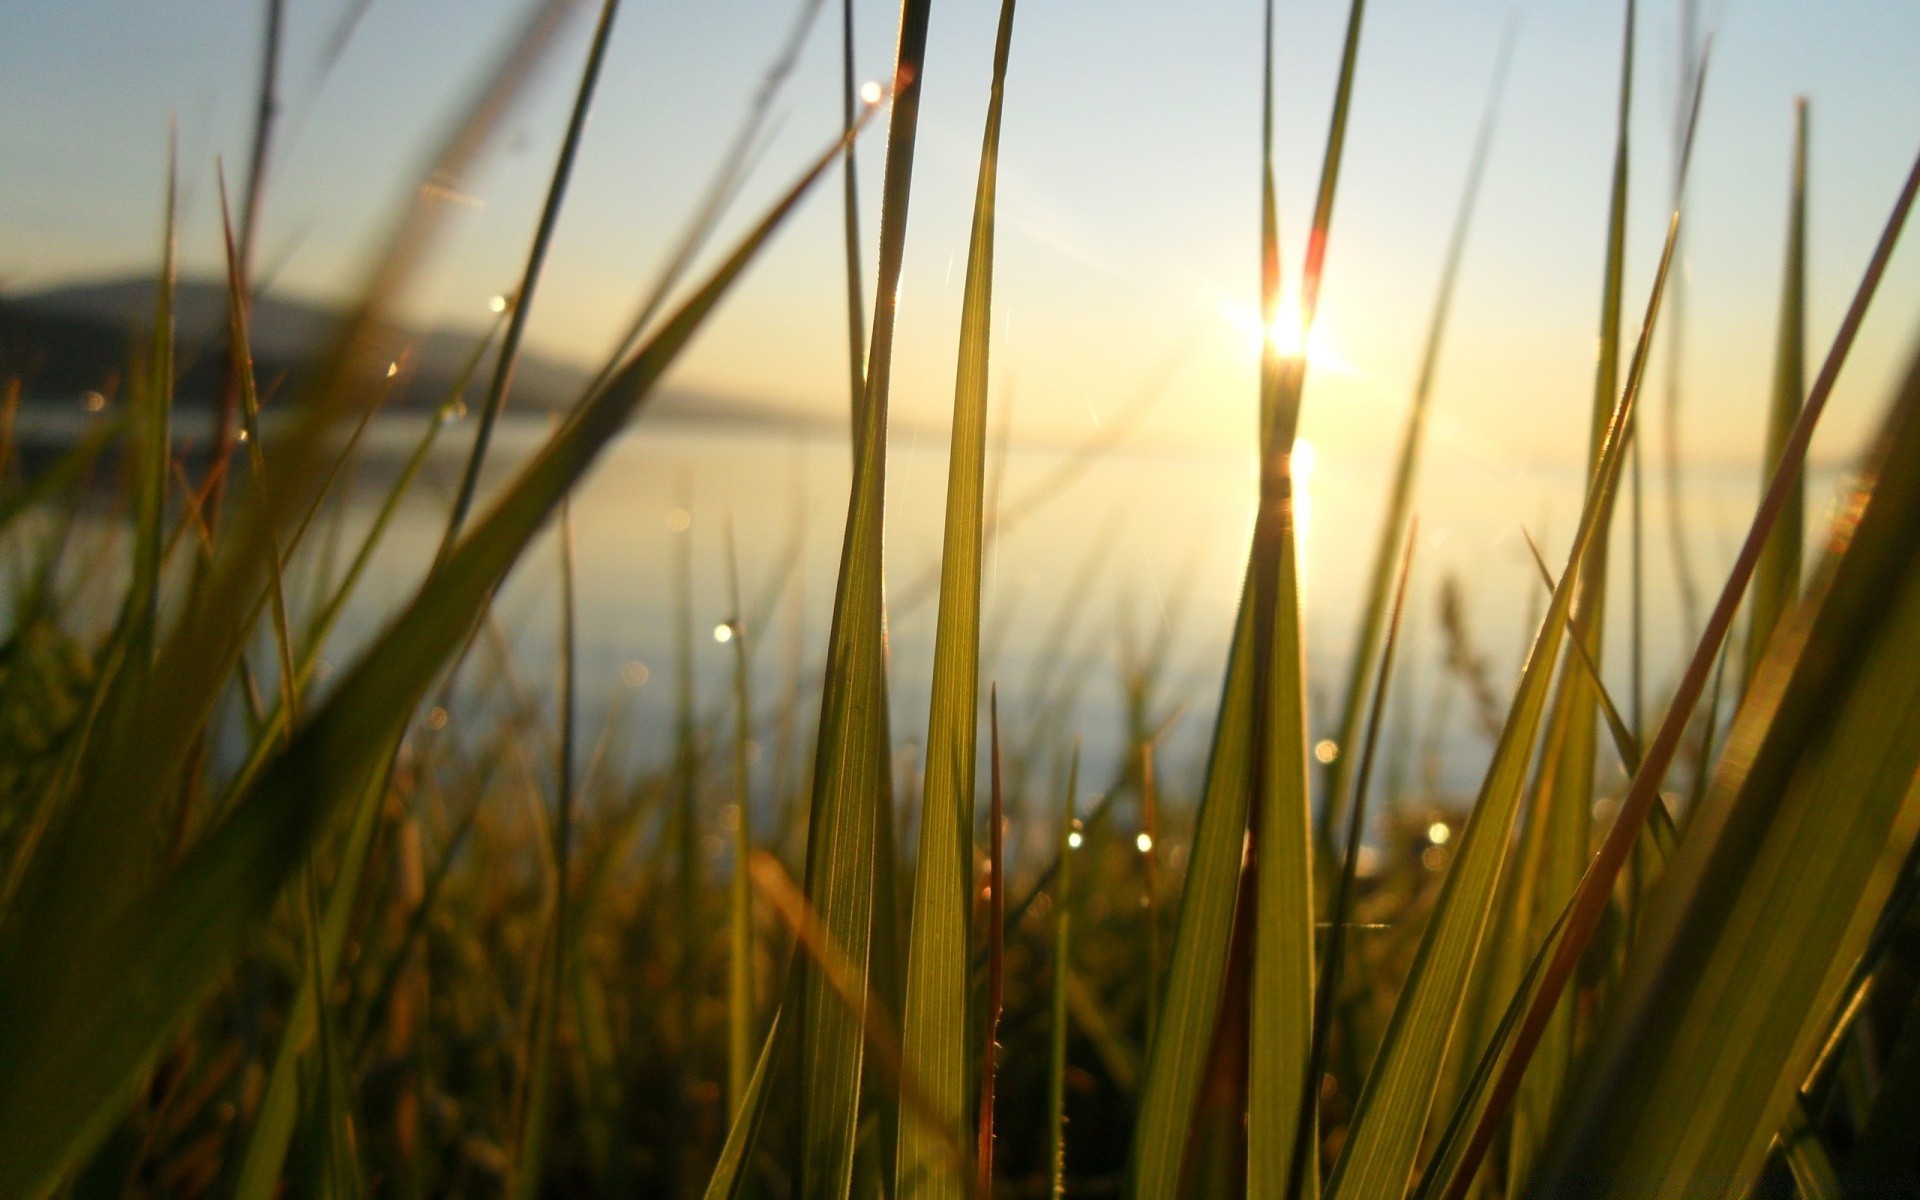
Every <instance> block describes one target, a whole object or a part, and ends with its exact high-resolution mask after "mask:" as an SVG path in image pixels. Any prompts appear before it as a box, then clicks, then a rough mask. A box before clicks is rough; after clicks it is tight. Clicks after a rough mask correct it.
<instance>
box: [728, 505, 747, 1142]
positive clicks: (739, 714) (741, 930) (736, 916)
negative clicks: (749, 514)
mask: <svg viewBox="0 0 1920 1200" xmlns="http://www.w3.org/2000/svg"><path fill="white" fill-rule="evenodd" d="M726 535H727V596H728V603H729V605H731V609H730V611H731V612H732V614H733V615H732V616H730V617H728V618H727V625H728V628H730V629H731V630H732V631H733V637H732V642H733V806H734V819H733V876H732V878H731V879H729V880H728V883H727V933H728V938H727V1104H728V1110H729V1112H730V1113H731V1114H732V1116H733V1118H734V1119H735V1120H738V1119H739V1116H740V1113H741V1111H742V1110H743V1108H744V1106H745V1105H746V1103H747V1098H748V1097H747V1093H748V1090H749V1087H750V1083H749V1080H748V1071H749V1069H750V1067H749V1064H748V1061H747V1060H748V1057H749V1055H751V1054H752V1053H753V1050H752V1042H753V892H752V884H751V883H750V882H749V880H748V879H747V856H748V854H749V852H750V851H751V850H752V848H753V831H752V828H751V823H750V820H749V816H748V814H749V813H750V812H751V811H752V800H753V789H752V786H751V783H752V779H751V775H750V774H749V771H748V761H747V747H748V743H749V742H750V741H751V740H752V737H753V705H752V703H751V700H750V698H749V693H748V682H749V681H748V674H747V629H746V625H745V622H744V621H743V620H742V618H741V616H740V558H739V555H738V554H737V553H736V552H735V551H734V545H733V521H732V520H731V519H729V520H728V521H727V526H726Z"/></svg>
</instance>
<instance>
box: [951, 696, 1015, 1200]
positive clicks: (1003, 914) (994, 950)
mask: <svg viewBox="0 0 1920 1200" xmlns="http://www.w3.org/2000/svg"><path fill="white" fill-rule="evenodd" d="M987 712H988V714H989V721H990V723H991V726H992V745H993V750H992V756H993V780H992V790H993V801H992V808H991V809H989V810H988V813H987V830H988V834H987V885H986V886H987V906H986V907H987V994H986V997H985V999H986V1010H987V1011H986V1021H985V1022H984V1024H985V1030H984V1036H983V1037H982V1038H981V1039H980V1119H979V1122H978V1129H979V1139H978V1142H979V1149H978V1150H977V1151H975V1154H974V1165H975V1167H976V1168H977V1172H978V1174H977V1178H978V1180H979V1182H978V1184H977V1185H976V1186H975V1187H974V1189H973V1194H974V1195H975V1196H979V1197H987V1198H989V1200H990V1198H991V1197H992V1195H993V1101H994V1095H993V1092H994V1081H995V1079H996V1078H997V1075H998V1068H999V1055H1000V1014H1001V1009H1002V1007H1003V1006H1004V1004H1005V997H1006V980H1007V955H1006V929H1007V866H1006V864H1007V854H1006V842H1005V835H1006V825H1007V810H1006V797H1005V793H1004V792H1003V791H1002V790H1001V786H1000V696H999V693H998V691H997V690H996V691H994V692H992V693H990V694H989V695H988V698H987ZM960 961H961V965H962V966H963V967H964V966H965V963H966V960H965V959H962V960H960Z"/></svg>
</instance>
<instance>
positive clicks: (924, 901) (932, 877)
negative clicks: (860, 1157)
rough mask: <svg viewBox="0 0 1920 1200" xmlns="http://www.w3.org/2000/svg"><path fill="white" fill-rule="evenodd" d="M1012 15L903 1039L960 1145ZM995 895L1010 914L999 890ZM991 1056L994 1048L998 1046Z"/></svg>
mask: <svg viewBox="0 0 1920 1200" xmlns="http://www.w3.org/2000/svg"><path fill="white" fill-rule="evenodd" d="M1013 14H1014V0H1002V4H1001V7H1000V23H999V29H998V32H997V34H996V37H995V41H994V52H993V82H992V90H991V92H990V94H989V99H988V102H987V120H986V132H985V134H984V135H983V138H982V145H981V149H980V171H979V181H978V185H977V187H976V190H975V194H974V211H973V233H972V241H971V243H970V245H969V247H968V250H967V276H966V285H965V290H964V293H963V298H962V301H961V316H960V361H959V365H958V367H957V369H956V371H955V383H954V398H953V434H952V445H951V450H950V454H949V461H948V466H947V509H946V531H945V535H944V540H943V544H942V549H941V558H940V608H939V617H938V623H937V624H936V626H935V630H934V648H933V698H932V703H931V710H930V711H929V713H928V714H927V750H926V764H927V765H926V780H925V784H924V787H923V789H922V798H921V808H920V844H919V849H918V851H917V854H916V856H915V863H916V867H915V872H914V888H913V913H912V918H911V924H910V926H909V929H908V934H907V939H908V940H907V972H906V1013H905V1026H904V1043H903V1052H904V1053H905V1055H906V1062H907V1069H908V1070H909V1071H910V1072H912V1074H913V1075H914V1077H915V1078H917V1079H919V1080H920V1081H921V1083H922V1085H923V1086H924V1087H925V1088H926V1089H927V1097H928V1100H929V1101H930V1103H932V1104H933V1106H934V1110H935V1113H936V1114H937V1116H938V1117H939V1119H940V1120H941V1121H943V1122H945V1123H946V1124H947V1126H948V1131H949V1132H947V1134H946V1140H950V1141H959V1142H960V1143H962V1144H964V1143H965V1141H966V1139H965V1138H964V1137H962V1136H960V1135H961V1133H962V1131H963V1129H964V1122H965V1120H966V1117H967V1112H968V1102H969V1100H970V1098H971V1093H972V1087H973V1074H972V1072H971V1071H970V1070H969V1069H968V1064H967V1048H968V1039H966V1038H963V1037H957V1036H955V1031H956V1030H960V1029H968V1028H972V1022H970V1021H969V1020H968V1017H967V1010H968V994H969V991H970V990H971V989H970V985H971V979H972V972H971V964H972V939H971V937H970V936H969V932H968V928H969V924H970V922H971V920H972V915H973V914H972V908H973V905H972V896H973V828H974V802H973V801H974V768H975V763H976V761H977V759H978V744H979V709H980V575H981V564H982V547H981V529H982V522H983V520H984V515H983V514H984V509H985V487H986V436H987V383H988V357H989V349H990V343H991V339H992V330H993V248H994V217H995V197H996V194H997V184H998V166H999V158H1000V124H1001V114H1002V111H1003V107H1004V103H1005V99H1006V78H1007V56H1008V51H1009V49H1010V48H1011V42H1012V37H1013ZM996 836H997V835H996ZM995 900H996V902H997V903H998V904H999V905H1000V906H1001V908H1002V909H1003V910H1004V907H1005V897H1004V896H996V897H995ZM986 1052H987V1053H989V1054H990V1053H991V1048H989V1049H988V1050H987V1051H986ZM899 1139H900V1140H899V1153H898V1157H897V1167H896V1170H897V1172H898V1173H897V1175H896V1177H895V1190H896V1194H898V1195H900V1196H902V1197H907V1196H920V1197H927V1198H928V1200H960V1198H961V1197H964V1196H965V1195H966V1193H967V1184H968V1181H967V1179H966V1176H965V1175H964V1174H961V1173H956V1172H954V1171H953V1170H952V1169H951V1168H947V1167H942V1166H940V1165H938V1162H937V1157H938V1155H939V1149H938V1146H939V1141H940V1131H936V1130H929V1129H927V1128H925V1127H924V1125H923V1123H922V1122H920V1121H918V1120H916V1119H913V1118H911V1117H909V1118H907V1119H905V1120H902V1121H901V1122H900V1133H899Z"/></svg>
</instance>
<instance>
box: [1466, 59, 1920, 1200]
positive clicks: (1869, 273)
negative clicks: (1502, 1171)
mask: <svg viewBox="0 0 1920 1200" xmlns="http://www.w3.org/2000/svg"><path fill="white" fill-rule="evenodd" d="M1695 104H1696V107H1697V105H1698V93H1696V95H1695ZM1916 193H1920V158H1916V159H1915V161H1914V165H1913V168H1912V170H1911V171H1910V172H1909V173H1908V176H1907V180H1906V183H1905V185H1904V186H1903V187H1902V189H1901V192H1900V195H1899V198H1898V199H1897V200H1896V201H1895V203H1894V207H1893V212H1892V214H1891V215H1890V216H1889V218H1888V221H1887V226H1886V228H1885V229H1884V230H1883V231H1882V233H1881V237H1880V241H1879V244H1878V245H1876V246H1875V248H1874V252H1873V256H1872V258H1871V259H1870V260H1869V262H1868V264H1867V267H1866V270H1865V271H1864V273H1863V275H1862V278H1861V281H1860V286H1859V288H1858V289H1857V290H1856V291H1855V293H1854V297H1853V301H1852V303H1851V304H1850V305H1849V307H1848V309H1847V313H1846V316H1845V317H1844V318H1843V319H1842V321H1841V324H1840V329H1839V331H1838V332H1837V333H1836V334H1835V337H1834V342H1833V346H1832V348H1831V349H1830V350H1829V351H1828V354H1827V359H1826V362H1825V363H1824V364H1823V365H1822V367H1821V369H1820V374H1819V375H1818V376H1817V377H1816V378H1815V380H1814V384H1813V387H1812V389H1811V390H1810V391H1809V392H1808V395H1807V400H1806V403H1805V404H1804V405H1803V406H1802V408H1801V410H1800V417H1799V419H1798V420H1797V421H1796V422H1795V424H1794V429H1793V434H1792V436H1791V437H1789V438H1788V441H1787V448H1786V452H1785V453H1784V454H1783V456H1782V459H1781V462H1780V465H1779V467H1778V468H1777V469H1776V470H1775V472H1774V475H1773V478H1772V480H1771V481H1770V482H1769V484H1768V487H1767V491H1766V494H1765V495H1764V496H1763V497H1762V498H1761V502H1760V505H1759V508H1758V510H1757V511H1756V513H1755V515H1754V520H1753V524H1752V526H1751V527H1750V528H1749V529H1748V532H1747V540H1746V541H1745V543H1744V544H1743V545H1742V546H1741V550H1740V554H1739V557H1738V558H1736V560H1735V562H1734V566H1733V569H1732V571H1731V572H1730V573H1729V575H1728V578H1727V580H1726V583H1725V585H1724V586H1723V587H1722V589H1721V593H1720V597H1719V600H1718V601H1717V602H1716V604H1715V607H1714V610H1713V613H1712V615H1711V616H1710V617H1709V619H1708V622H1707V626H1706V629H1705V630H1704V631H1703V632H1702V634H1701V638H1700V641H1699V644H1698V645H1697V646H1696V648H1695V650H1694V655H1693V658H1692V660H1691V661H1690V662H1689V663H1688V666H1687V670H1686V673H1685V674H1683V675H1682V676H1681V679H1680V683H1679V686H1678V687H1677V688H1676V689H1675V693H1674V697H1673V699H1672V700H1671V701H1670V702H1669V705H1668V709H1667V716H1666V718H1665V720H1663V721H1662V723H1661V726H1660V729H1659V731H1658V733H1657V734H1656V735H1655V737H1654V739H1653V741H1652V742H1651V743H1650V744H1649V745H1648V747H1647V749H1646V754H1645V757H1644V758H1643V760H1642V762H1641V765H1640V770H1639V771H1638V772H1636V773H1635V774H1634V778H1633V782H1632V784H1631V785H1630V786H1629V788H1628V790H1627V794H1626V796H1625V798H1624V799H1623V800H1622V801H1621V806H1620V811H1619V813H1618V815H1617V816H1616V817H1615V818H1614V822H1613V825H1612V826H1611V827H1609V829H1608V830H1607V835H1606V838H1605V840H1604V841H1603V842H1602V843H1601V846H1600V849H1599V851H1598V852H1597V853H1596V854H1595V855H1594V858H1593V860H1592V861H1591V862H1590V863H1589V864H1588V867H1587V871H1586V874H1585V875H1584V876H1583V877H1582V879H1581V882H1580V887H1579V889H1578V890H1577V891H1576V893H1575V897H1576V899H1577V901H1578V904H1576V905H1575V909H1574V915H1573V918H1572V919H1571V920H1570V922H1569V927H1568V930H1567V934H1566V937H1565V939H1564V940H1563V941H1562V943H1561V947H1560V949H1559V951H1558V952H1556V956H1555V959H1554V962H1553V964H1552V967H1551V969H1550V971H1549V973H1548V976H1547V978H1546V979H1545V980H1544V981H1543V983H1542V986H1541V991H1540V995H1539V997H1538V998H1537V999H1536V1001H1535V1003H1534V1005H1533V1007H1532V1008H1531V1009H1530V1010H1529V1012H1528V1014H1527V1019H1526V1021H1524V1022H1523V1023H1522V1025H1521V1026H1520V1028H1519V1029H1518V1030H1517V1031H1516V1032H1515V1034H1514V1049H1513V1051H1512V1057H1511V1058H1510V1059H1509V1065H1508V1067H1507V1068H1506V1070H1505V1071H1504V1072H1503V1074H1502V1076H1501V1078H1500V1079H1499V1080H1498V1081H1497V1082H1496V1084H1495V1089H1494V1092H1493V1094H1492V1098H1491V1100H1490V1101H1489V1103H1488V1108H1487V1112H1486V1115H1485V1116H1484V1117H1483V1118H1482V1120H1481V1124H1480V1126H1479V1128H1478V1129H1477V1130H1476V1131H1475V1134H1474V1142H1473V1144H1472V1147H1471V1148H1470V1150H1469V1154H1468V1156H1467V1161H1466V1163H1465V1165H1464V1167H1463V1174H1462V1175H1461V1176H1456V1179H1455V1184H1454V1190H1452V1191H1450V1192H1449V1195H1450V1196H1452V1195H1457V1194H1459V1192H1460V1191H1461V1190H1463V1189H1464V1187H1465V1183H1464V1180H1465V1179H1467V1178H1470V1177H1471V1175H1472V1173H1473V1171H1474V1170H1475V1169H1476V1168H1477V1166H1478V1161H1479V1156H1480V1155H1481V1154H1483V1153H1484V1151H1485V1147H1486V1144H1487V1143H1488V1142H1490V1141H1491V1138H1492V1126H1494V1125H1496V1124H1497V1123H1498V1122H1499V1121H1500V1120H1501V1119H1502V1117H1504V1115H1505V1109H1506V1104H1507V1103H1508V1101H1510V1099H1511V1091H1512V1088H1513V1086H1514V1085H1515V1084H1516V1083H1517V1081H1518V1076H1519V1073H1520V1072H1522V1071H1524V1070H1525V1066H1526V1060H1527V1058H1528V1056H1529V1055H1530V1054H1531V1053H1532V1049H1533V1046H1534V1045H1535V1044H1536V1043H1537V1041H1538V1038H1539V1035H1540V1026H1542V1025H1544V1023H1545V1018H1546V1013H1547V1012H1548V1011H1550V1006H1551V1005H1552V1004H1553V1003H1554V1002H1555V1001H1557V1000H1558V998H1559V995H1560V992H1561V991H1562V990H1563V989H1564V987H1565V985H1566V982H1567V979H1568V978H1569V976H1570V975H1571V973H1572V970H1573V967H1574V966H1575V964H1576V963H1577V961H1578V958H1579V955H1580V953H1581V951H1583V950H1584V949H1585V947H1586V944H1587V942H1588V940H1589V939H1591V937H1592V935H1593V932H1594V930H1595V928H1597V926H1598V924H1599V921H1600V916H1601V914H1602V913H1603V912H1604V910H1605V907H1606V904H1607V902H1608V898H1609V896H1610V895H1611V893H1612V889H1613V884H1614V881H1615V879H1616V878H1617V876H1618V874H1619V871H1620V869H1621V868H1622V866H1624V865H1625V862H1626V859H1627V856H1628V854H1629V853H1631V851H1632V848H1633V845H1634V842H1635V841H1636V840H1637V836H1638V832H1639V826H1640V825H1641V823H1642V822H1643V821H1644V820H1645V819H1646V815H1647V812H1648V810H1649V809H1650V808H1651V806H1652V803H1653V801H1654V800H1655V799H1657V798H1658V794H1659V785H1660V781H1661V780H1662V779H1663V778H1664V777H1665V775H1666V771H1667V768H1668V766H1669V765H1670V764H1671V762H1672V760H1673V757H1674V755H1675V754H1676V753H1677V751H1678V749H1679V743H1680V738H1681V735H1682V734H1683V733H1684V732H1685V728H1686V724H1687V720H1688V717H1689V716H1690V714H1691V712H1692V710H1693V707H1694V705H1695V704H1697V703H1698V702H1699V699H1700V693H1701V692H1702V691H1703V690H1705V688H1706V686H1707V680H1708V677H1709V675H1711V674H1712V673H1713V663H1714V659H1715V657H1716V655H1717V654H1718V652H1719V650H1720V644H1721V642H1722V640H1723V639H1724V638H1725V637H1726V635H1727V630H1728V629H1729V628H1730V627H1731V625H1732V622H1733V616H1734V612H1735V611H1736V609H1737V608H1738V607H1739V603H1740V599H1741V596H1742V595H1743V594H1744V592H1745V590H1746V586H1747V584H1748V582H1749V581H1750V580H1751V579H1752V576H1753V571H1754V568H1755V566H1756V564H1757V562H1758V559H1759V555H1760V551H1761V549H1762V547H1763V546H1764V545H1765V540H1766V538H1767V536H1768V535H1769V534H1771V532H1772V527H1773V523H1774V521H1775V519H1776V518H1777V516H1778V513H1779V512H1780V510H1781V509H1782V508H1783V507H1784V505H1785V503H1786V501H1787V499H1788V496H1789V494H1790V492H1791V487H1792V475H1793V472H1794V471H1797V470H1798V469H1799V466H1800V463H1801V460H1802V459H1803V458H1804V457H1805V454H1806V449H1807V445H1808V444H1809V442H1810V441H1811V440H1812V437H1813V429H1814V426H1815V424H1816V423H1817V421H1818V420H1819V416H1820V413H1821V412H1822V411H1823V410H1824V408H1825V406H1826V401H1827V397H1828V396H1829V395H1830V394H1831V392H1832V390H1833V385H1834V383H1835V382H1836V380H1837V379H1838V378H1839V374H1840V368H1841V367H1842V366H1843V365H1844V364H1845V362H1846V358H1847V353H1848V351H1849V350H1851V348H1852V345H1853V340H1854V337H1855V335H1856V334H1857V333H1858V332H1859V327H1860V323H1861V322H1862V321H1863V320H1864V319H1865V317H1866V311H1867V307H1868V306H1869V304H1870V303H1871V301H1872V299H1873V295H1874V292H1875V291H1876V290H1877V288H1878V286H1879V282H1880V279H1881V277H1882V276H1883V275H1884V274H1885V272H1886V266H1887V262H1888V260H1889V259H1891V257H1892V255H1893V247H1894V245H1895V243H1896V242H1897V241H1898V239H1899V235H1900V231H1901V229H1902V228H1903V227H1904V226H1905V223H1906V218H1907V215H1908V213H1909V212H1910V211H1911V209H1912V207H1913V202H1914V198H1915V195H1916ZM1677 222H1678V215H1677V214H1676V217H1675V223H1676V224H1677ZM1699 819H1700V817H1699V815H1697V814H1696V815H1693V816H1690V818H1689V829H1690V830H1691V826H1692V825H1693V824H1697V823H1698V821H1699ZM1689 840H1691V833H1690V835H1689ZM1649 936H1650V935H1649Z"/></svg>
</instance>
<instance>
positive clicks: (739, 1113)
mask: <svg viewBox="0 0 1920 1200" xmlns="http://www.w3.org/2000/svg"><path fill="white" fill-rule="evenodd" d="M740 869H741V871H742V872H743V873H744V872H745V870H746V868H745V866H742V867H741V868H740ZM779 1043H780V1013H779V1011H778V1010H777V1009H776V1010H775V1011H774V1014H773V1020H772V1021H770V1022H769V1023H768V1025H767V1038H766V1041H764V1042H762V1043H761V1045H760V1057H759V1059H758V1060H757V1061H756V1062H755V1063H754V1065H753V1074H752V1075H751V1076H750V1077H748V1079H747V1090H746V1092H745V1093H744V1094H743V1096H742V1098H741V1103H740V1104H739V1105H738V1107H737V1108H736V1109H735V1111H734V1114H733V1121H732V1123H731V1124H729V1125H728V1126H727V1140H726V1142H725V1143H724V1144H722V1145H721V1147H720V1161H719V1162H718V1163H716V1164H714V1168H713V1174H712V1175H711V1176H710V1177H708V1179H707V1190H706V1192H705V1200H735V1198H736V1197H738V1196H740V1195H742V1194H743V1192H742V1189H743V1188H744V1187H745V1186H746V1184H747V1182H748V1181H749V1180H750V1179H751V1178H752V1177H751V1176H750V1175H749V1174H748V1173H747V1171H746V1170H745V1168H746V1165H747V1159H748V1157H749V1156H750V1155H751V1154H752V1153H753V1148H754V1146H755V1145H757V1144H758V1143H759V1140H760V1126H761V1123H762V1121H763V1120H764V1119H765V1118H766V1115H767V1096H768V1094H769V1093H768V1091H767V1086H768V1084H767V1081H768V1079H769V1078H771V1077H772V1075H773V1056H774V1047H775V1046H777V1045H779Z"/></svg>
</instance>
